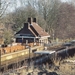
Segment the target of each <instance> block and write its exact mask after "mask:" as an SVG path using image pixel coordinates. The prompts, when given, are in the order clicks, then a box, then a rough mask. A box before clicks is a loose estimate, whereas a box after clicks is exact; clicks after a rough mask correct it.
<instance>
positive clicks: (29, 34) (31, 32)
mask: <svg viewBox="0 0 75 75" xmlns="http://www.w3.org/2000/svg"><path fill="white" fill-rule="evenodd" d="M49 37H50V35H49V34H48V33H47V32H46V31H45V30H44V29H42V28H41V27H40V26H39V25H38V24H37V23H36V18H34V19H33V21H32V18H28V22H27V23H24V27H23V28H22V29H21V30H20V31H18V32H17V33H16V34H15V38H16V42H17V43H25V44H28V43H34V44H35V45H36V43H39V44H41V45H42V44H43V43H48V38H49Z"/></svg>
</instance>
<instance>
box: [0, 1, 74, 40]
mask: <svg viewBox="0 0 75 75" xmlns="http://www.w3.org/2000/svg"><path fill="white" fill-rule="evenodd" d="M18 1H19V5H20V6H19V7H18V4H17V0H12V2H9V3H11V4H10V5H9V3H7V4H6V7H7V6H9V7H10V6H11V5H13V7H14V10H13V11H12V12H9V13H7V14H6V15H3V14H2V13H1V12H0V15H1V16H0V19H1V23H3V24H4V26H5V30H4V38H5V39H6V37H7V38H8V37H11V36H12V37H13V34H15V33H16V32H17V31H19V30H20V29H21V28H22V27H23V25H24V23H25V22H27V18H28V17H32V18H34V17H36V18H37V23H38V24H39V25H40V26H41V27H42V28H43V29H44V30H45V31H47V32H48V33H49V34H50V35H51V38H52V37H54V38H60V39H66V38H75V34H74V32H75V25H74V24H75V21H74V20H75V5H74V0H72V1H71V2H70V1H68V2H61V0H29V1H28V0H18ZM0 6H1V5H0ZM1 8H2V7H1ZM5 10H6V9H1V11H2V12H3V11H5ZM9 31H10V32H9ZM6 34H11V35H8V36H6ZM8 40H9V39H8Z"/></svg>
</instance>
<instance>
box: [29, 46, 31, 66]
mask: <svg viewBox="0 0 75 75" xmlns="http://www.w3.org/2000/svg"><path fill="white" fill-rule="evenodd" d="M30 50H31V47H30V46H29V66H30Z"/></svg>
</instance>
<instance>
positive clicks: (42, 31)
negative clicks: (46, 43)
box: [32, 22, 49, 36]
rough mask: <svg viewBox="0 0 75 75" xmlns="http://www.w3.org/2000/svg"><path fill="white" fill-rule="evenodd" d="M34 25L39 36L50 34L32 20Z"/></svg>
mask: <svg viewBox="0 0 75 75" xmlns="http://www.w3.org/2000/svg"><path fill="white" fill-rule="evenodd" d="M32 27H33V28H34V29H35V30H36V32H37V33H38V35H39V36H49V34H48V33H47V32H46V31H45V30H43V29H42V28H41V27H40V26H39V25H38V24H37V23H35V22H32Z"/></svg>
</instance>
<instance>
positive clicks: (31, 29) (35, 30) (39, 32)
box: [16, 22, 50, 37]
mask: <svg viewBox="0 0 75 75" xmlns="http://www.w3.org/2000/svg"><path fill="white" fill-rule="evenodd" d="M28 25H29V26H28V28H26V27H25V26H24V28H22V29H21V30H20V31H19V32H17V33H16V34H32V35H33V36H37V37H38V36H40V37H42V36H50V35H49V34H48V33H47V32H46V31H45V30H43V29H42V28H41V27H40V26H39V25H38V24H37V23H36V22H31V24H29V23H28Z"/></svg>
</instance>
